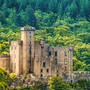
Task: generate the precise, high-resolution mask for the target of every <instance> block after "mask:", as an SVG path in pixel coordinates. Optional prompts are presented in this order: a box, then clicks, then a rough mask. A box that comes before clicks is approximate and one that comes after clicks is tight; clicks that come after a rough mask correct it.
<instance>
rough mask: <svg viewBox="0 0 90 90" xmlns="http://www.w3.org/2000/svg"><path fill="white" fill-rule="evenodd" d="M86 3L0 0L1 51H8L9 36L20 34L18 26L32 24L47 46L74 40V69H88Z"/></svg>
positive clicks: (89, 14) (89, 26) (79, 0)
mask: <svg viewBox="0 0 90 90" xmlns="http://www.w3.org/2000/svg"><path fill="white" fill-rule="evenodd" d="M89 3H90V0H45V1H44V0H0V53H3V54H8V53H9V44H8V38H12V39H13V40H17V38H20V37H21V36H20V27H23V26H33V27H36V31H35V40H37V41H38V40H39V39H40V38H43V40H44V41H45V43H48V44H49V45H50V46H53V45H54V46H69V44H74V45H75V49H74V57H73V65H74V67H73V70H74V71H90V12H89V11H90V4H89ZM0 85H1V84H0ZM1 87H2V86H1Z"/></svg>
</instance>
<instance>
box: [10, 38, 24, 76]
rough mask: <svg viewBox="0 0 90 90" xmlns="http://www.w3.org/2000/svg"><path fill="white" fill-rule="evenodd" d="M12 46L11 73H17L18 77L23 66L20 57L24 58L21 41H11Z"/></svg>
mask: <svg viewBox="0 0 90 90" xmlns="http://www.w3.org/2000/svg"><path fill="white" fill-rule="evenodd" d="M9 41H10V42H9V44H10V72H13V73H16V75H20V74H21V73H20V70H22V69H20V65H21V64H22V62H21V60H20V57H22V55H21V54H20V53H21V46H22V45H21V40H20V39H18V40H17V41H11V40H9Z"/></svg>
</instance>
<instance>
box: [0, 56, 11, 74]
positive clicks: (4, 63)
mask: <svg viewBox="0 0 90 90" xmlns="http://www.w3.org/2000/svg"><path fill="white" fill-rule="evenodd" d="M0 67H2V68H5V69H6V70H7V72H8V73H9V69H10V54H0Z"/></svg>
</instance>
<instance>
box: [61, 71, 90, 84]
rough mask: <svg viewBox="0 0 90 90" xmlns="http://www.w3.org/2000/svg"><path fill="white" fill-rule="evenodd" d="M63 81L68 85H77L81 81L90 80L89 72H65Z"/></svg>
mask: <svg viewBox="0 0 90 90" xmlns="http://www.w3.org/2000/svg"><path fill="white" fill-rule="evenodd" d="M62 79H63V81H65V82H66V83H76V82H78V80H80V79H85V80H87V81H88V80H90V73H89V71H73V72H63V73H62Z"/></svg>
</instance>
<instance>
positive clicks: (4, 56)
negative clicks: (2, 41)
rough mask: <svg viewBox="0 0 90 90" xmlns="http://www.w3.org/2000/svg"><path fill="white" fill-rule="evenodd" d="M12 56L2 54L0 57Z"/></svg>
mask: <svg viewBox="0 0 90 90" xmlns="http://www.w3.org/2000/svg"><path fill="white" fill-rule="evenodd" d="M9 56H10V54H0V57H9Z"/></svg>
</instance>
